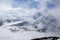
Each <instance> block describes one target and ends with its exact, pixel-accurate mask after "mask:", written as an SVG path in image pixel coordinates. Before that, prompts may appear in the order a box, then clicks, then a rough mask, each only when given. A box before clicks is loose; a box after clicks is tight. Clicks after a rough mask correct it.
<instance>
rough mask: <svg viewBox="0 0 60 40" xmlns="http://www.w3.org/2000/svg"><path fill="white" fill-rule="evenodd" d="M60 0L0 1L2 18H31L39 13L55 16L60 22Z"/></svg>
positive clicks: (0, 15)
mask: <svg viewBox="0 0 60 40" xmlns="http://www.w3.org/2000/svg"><path fill="white" fill-rule="evenodd" d="M59 10H60V0H0V17H3V18H12V19H14V18H17V17H22V18H23V19H24V18H27V17H28V20H30V18H31V17H32V16H33V15H34V14H35V13H38V12H42V13H44V14H48V15H53V16H54V17H55V18H57V19H58V21H59V22H60V18H59V17H60V14H59V13H60V11H59ZM17 15H18V16H17Z"/></svg>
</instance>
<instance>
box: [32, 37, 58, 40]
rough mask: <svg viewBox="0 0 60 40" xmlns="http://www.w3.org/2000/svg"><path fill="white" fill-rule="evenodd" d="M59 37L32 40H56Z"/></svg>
mask: <svg viewBox="0 0 60 40" xmlns="http://www.w3.org/2000/svg"><path fill="white" fill-rule="evenodd" d="M58 39H59V37H43V38H35V39H32V40H58Z"/></svg>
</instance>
